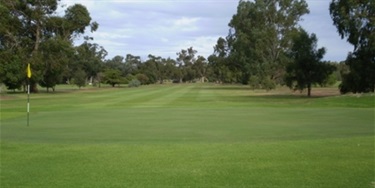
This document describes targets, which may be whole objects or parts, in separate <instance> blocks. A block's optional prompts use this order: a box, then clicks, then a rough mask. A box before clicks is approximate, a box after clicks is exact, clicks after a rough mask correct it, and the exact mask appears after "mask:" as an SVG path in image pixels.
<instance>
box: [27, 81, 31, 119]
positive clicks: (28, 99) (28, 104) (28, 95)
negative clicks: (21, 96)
mask: <svg viewBox="0 0 375 188" xmlns="http://www.w3.org/2000/svg"><path fill="white" fill-rule="evenodd" d="M29 116H30V79H29V83H28V85H27V126H29Z"/></svg>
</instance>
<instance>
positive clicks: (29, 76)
mask: <svg viewBox="0 0 375 188" xmlns="http://www.w3.org/2000/svg"><path fill="white" fill-rule="evenodd" d="M27 77H28V78H31V69H30V63H29V64H27Z"/></svg>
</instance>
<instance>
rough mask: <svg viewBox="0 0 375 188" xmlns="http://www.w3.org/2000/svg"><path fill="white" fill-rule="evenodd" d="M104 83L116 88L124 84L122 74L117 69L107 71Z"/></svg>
mask: <svg viewBox="0 0 375 188" xmlns="http://www.w3.org/2000/svg"><path fill="white" fill-rule="evenodd" d="M103 82H104V83H107V84H110V85H111V86H112V87H115V85H117V84H120V83H121V82H122V77H121V72H120V71H119V70H116V69H107V70H106V71H105V72H104V78H103Z"/></svg>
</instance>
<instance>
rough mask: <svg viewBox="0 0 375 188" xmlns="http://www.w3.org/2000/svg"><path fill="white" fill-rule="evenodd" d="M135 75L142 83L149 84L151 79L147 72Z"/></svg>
mask: <svg viewBox="0 0 375 188" xmlns="http://www.w3.org/2000/svg"><path fill="white" fill-rule="evenodd" d="M135 77H136V78H137V80H138V81H140V82H141V84H142V85H145V84H148V83H149V80H150V79H149V78H148V77H147V76H146V75H145V74H137V75H135Z"/></svg>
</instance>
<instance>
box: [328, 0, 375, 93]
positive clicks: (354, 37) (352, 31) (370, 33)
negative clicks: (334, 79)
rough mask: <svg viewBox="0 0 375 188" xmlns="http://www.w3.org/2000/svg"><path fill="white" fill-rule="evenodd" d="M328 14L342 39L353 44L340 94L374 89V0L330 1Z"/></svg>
mask: <svg viewBox="0 0 375 188" xmlns="http://www.w3.org/2000/svg"><path fill="white" fill-rule="evenodd" d="M329 10H330V14H331V17H332V19H333V23H334V25H335V26H336V27H337V30H338V32H339V34H340V36H341V38H347V41H348V42H349V43H350V44H352V45H353V46H354V51H353V52H352V53H350V54H349V55H348V57H347V60H346V64H347V65H348V67H349V68H350V72H349V73H347V74H344V75H343V80H342V84H341V85H340V91H341V92H342V93H347V92H354V93H358V92H359V93H362V92H374V91H375V24H374V23H375V2H374V1H369V0H368V1H348V0H332V2H331V4H330V9H329Z"/></svg>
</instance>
